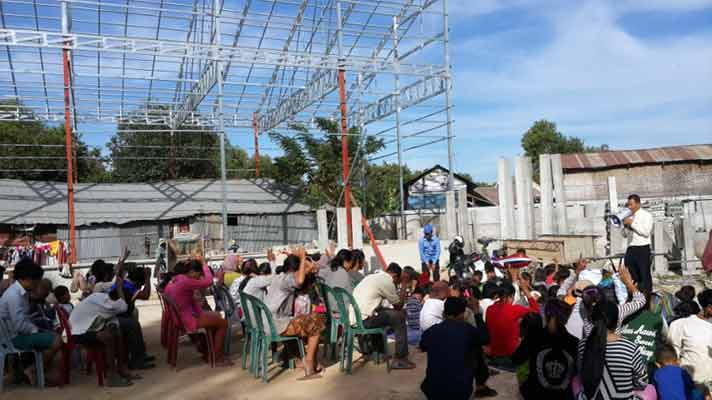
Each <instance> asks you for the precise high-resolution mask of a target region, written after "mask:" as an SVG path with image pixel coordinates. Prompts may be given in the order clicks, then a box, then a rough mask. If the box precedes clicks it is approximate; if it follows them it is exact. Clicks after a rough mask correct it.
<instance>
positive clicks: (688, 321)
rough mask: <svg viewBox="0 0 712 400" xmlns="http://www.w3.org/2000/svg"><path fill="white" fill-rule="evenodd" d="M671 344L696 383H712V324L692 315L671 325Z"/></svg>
mask: <svg viewBox="0 0 712 400" xmlns="http://www.w3.org/2000/svg"><path fill="white" fill-rule="evenodd" d="M668 337H669V339H670V343H672V345H673V346H675V350H677V354H678V356H679V357H680V365H681V366H682V367H683V368H686V369H688V370H689V372H690V374H691V375H692V380H694V381H695V382H696V383H706V382H712V324H710V323H709V322H707V321H706V320H704V319H702V318H700V317H698V316H697V315H691V316H689V317H687V318H682V319H678V320H675V321H673V322H672V324H670V329H669V331H668Z"/></svg>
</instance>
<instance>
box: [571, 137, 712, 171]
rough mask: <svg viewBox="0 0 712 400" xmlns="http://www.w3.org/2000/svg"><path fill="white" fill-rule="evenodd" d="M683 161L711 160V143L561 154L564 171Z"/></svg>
mask: <svg viewBox="0 0 712 400" xmlns="http://www.w3.org/2000/svg"><path fill="white" fill-rule="evenodd" d="M685 161H712V144H696V145H691V146H674V147H658V148H653V149H640V150H620V151H605V152H599V153H576V154H562V155H561V165H562V167H563V168H564V171H566V172H574V171H578V170H594V169H609V168H616V167H623V166H625V167H627V166H634V165H645V164H665V163H677V162H685Z"/></svg>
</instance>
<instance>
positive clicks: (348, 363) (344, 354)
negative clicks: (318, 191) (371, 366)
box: [332, 287, 391, 374]
mask: <svg viewBox="0 0 712 400" xmlns="http://www.w3.org/2000/svg"><path fill="white" fill-rule="evenodd" d="M332 291H333V293H334V295H335V296H336V303H337V304H338V306H339V316H340V318H341V323H342V324H343V325H344V326H345V327H346V331H345V333H344V339H343V340H342V341H341V349H340V353H341V362H340V363H339V369H340V370H341V371H346V373H347V374H351V370H352V365H353V357H354V354H353V353H354V338H355V337H356V336H368V335H380V336H381V337H382V338H383V348H384V352H385V354H384V358H385V359H386V371H387V372H390V371H391V366H390V364H389V362H388V342H387V334H386V329H385V328H366V327H364V326H363V319H362V318H361V310H360V309H359V307H358V304H357V303H356V300H355V299H354V297H353V296H352V295H351V293H349V292H348V291H346V290H345V289H343V288H339V287H335V288H333V289H332ZM349 309H353V313H354V319H355V321H356V323H355V324H351V321H350V319H349ZM373 355H374V356H375V359H376V363H377V364H378V363H380V361H381V354H380V353H378V352H374V354H373Z"/></svg>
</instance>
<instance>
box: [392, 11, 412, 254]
mask: <svg viewBox="0 0 712 400" xmlns="http://www.w3.org/2000/svg"><path fill="white" fill-rule="evenodd" d="M399 25H400V19H399V18H398V16H395V17H393V64H394V67H395V70H396V73H395V75H394V76H393V96H394V100H395V103H396V151H397V153H398V196H399V199H398V204H399V205H400V216H401V218H400V219H401V239H404V240H405V239H408V229H407V227H406V217H405V196H404V195H403V150H402V144H401V126H400V119H401V115H400V112H401V106H400V76H399V74H398V70H399V69H400V61H399V60H398V58H399V57H400V55H399V54H398V43H399V42H400V39H399V38H398V26H399Z"/></svg>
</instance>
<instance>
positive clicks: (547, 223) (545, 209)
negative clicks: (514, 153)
mask: <svg viewBox="0 0 712 400" xmlns="http://www.w3.org/2000/svg"><path fill="white" fill-rule="evenodd" d="M539 187H540V188H541V200H540V202H539V208H540V209H541V233H542V234H543V235H552V234H553V233H554V185H553V183H552V181H551V155H549V154H542V155H540V156H539Z"/></svg>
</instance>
